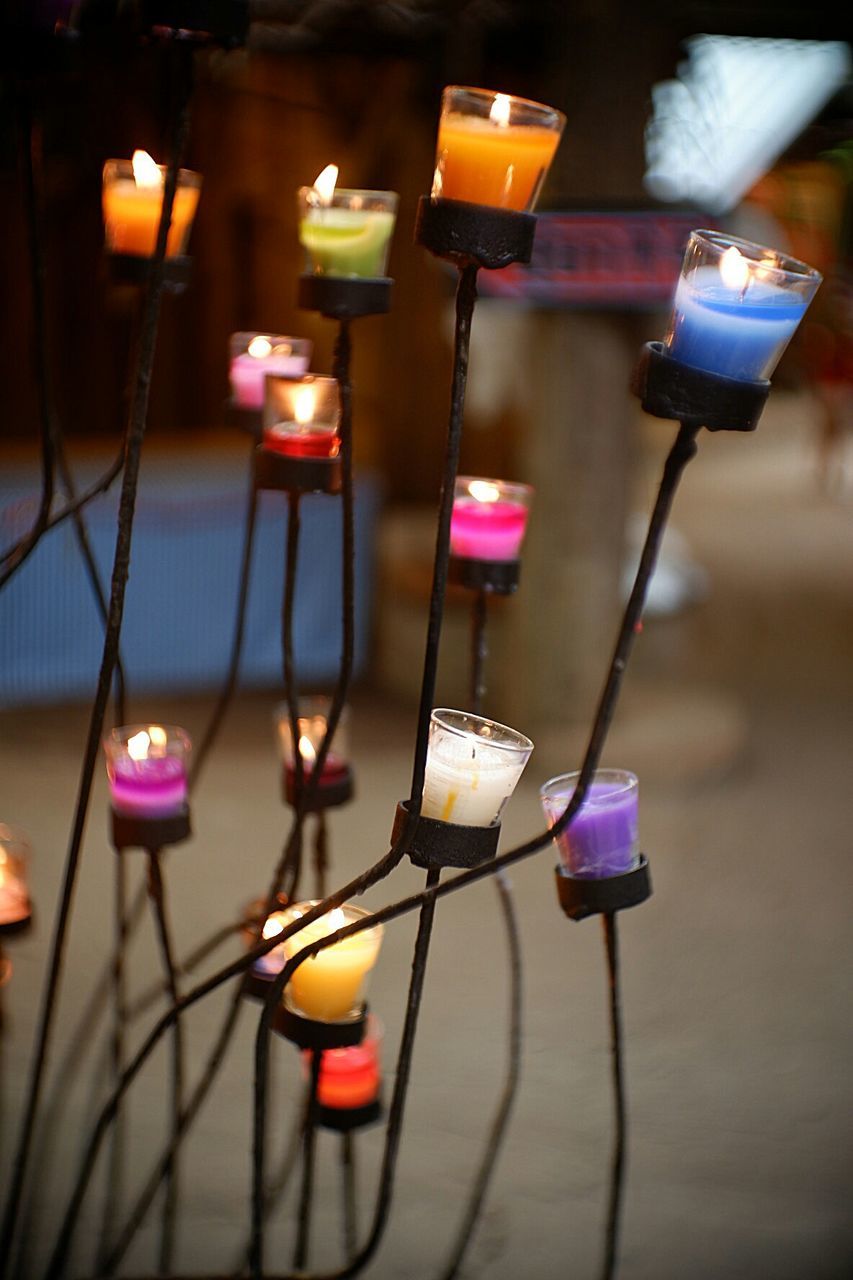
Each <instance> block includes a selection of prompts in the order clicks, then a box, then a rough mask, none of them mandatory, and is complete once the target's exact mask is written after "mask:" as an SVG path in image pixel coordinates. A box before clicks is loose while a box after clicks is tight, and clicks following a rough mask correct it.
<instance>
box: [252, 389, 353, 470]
mask: <svg viewBox="0 0 853 1280" xmlns="http://www.w3.org/2000/svg"><path fill="white" fill-rule="evenodd" d="M264 381H265V384H266V392H265V395H266V398H265V401H264V433H263V441H264V448H266V449H271V450H272V451H273V452H274V453H283V454H286V455H287V456H288V457H291V458H335V457H337V455H338V451H339V450H340V447H341V442H340V437H339V436H338V423H339V420H340V397H339V394H338V384H337V381H336V379H335V378H323V377H320V376H319V375H317V374H313V373H308V374H305V375H304V377H302V378H281V377H277V376H275V375H273V374H269V375H267V377H266V378H265V380H264Z"/></svg>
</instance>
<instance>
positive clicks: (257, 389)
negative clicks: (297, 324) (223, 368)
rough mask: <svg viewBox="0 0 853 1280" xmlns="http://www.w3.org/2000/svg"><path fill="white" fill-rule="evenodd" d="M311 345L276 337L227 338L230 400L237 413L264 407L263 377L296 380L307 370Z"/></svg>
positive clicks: (302, 340)
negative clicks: (271, 375) (229, 360)
mask: <svg viewBox="0 0 853 1280" xmlns="http://www.w3.org/2000/svg"><path fill="white" fill-rule="evenodd" d="M311 351H312V343H311V342H309V341H308V339H306V338H289V337H284V336H282V335H276V334H269V335H268V334H263V333H255V334H249V333H235V334H233V335H232V338H231V365H230V377H231V397H232V400H233V402H234V404H235V405H237V406H238V408H240V409H262V408H263V407H264V379H265V378H266V376H267V374H268V373H269V374H276V375H278V376H279V377H286V378H299V377H301V376H302V375H303V374H304V373H305V372H306V371H307V369H308V364H309V362H310V359H311Z"/></svg>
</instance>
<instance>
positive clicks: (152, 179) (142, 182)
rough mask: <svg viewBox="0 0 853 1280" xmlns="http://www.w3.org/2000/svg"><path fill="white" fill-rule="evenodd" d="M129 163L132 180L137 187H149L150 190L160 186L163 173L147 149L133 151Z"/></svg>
mask: <svg viewBox="0 0 853 1280" xmlns="http://www.w3.org/2000/svg"><path fill="white" fill-rule="evenodd" d="M130 163H131V165H132V166H133V180H134V182H135V183H136V185H137V186H138V187H150V188H151V189H152V190H156V188H157V187H162V185H163V175H162V173H161V172H160V166H159V165H158V164H157V162H156V161H155V160H153V159H152V157H151V156H150V155H149V154H148V152H147V151H134V153H133V159H132V160H131V162H130Z"/></svg>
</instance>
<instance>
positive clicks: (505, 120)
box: [489, 93, 510, 129]
mask: <svg viewBox="0 0 853 1280" xmlns="http://www.w3.org/2000/svg"><path fill="white" fill-rule="evenodd" d="M509 112H510V101H509V96H508V95H507V94H505V93H496V94H495V100H494V102H493V103H492V109H491V111H490V112H489V119H490V120H491V122H492V124H496V125H497V126H498V128H499V129H505V128H506V127H507V125H508V124H509Z"/></svg>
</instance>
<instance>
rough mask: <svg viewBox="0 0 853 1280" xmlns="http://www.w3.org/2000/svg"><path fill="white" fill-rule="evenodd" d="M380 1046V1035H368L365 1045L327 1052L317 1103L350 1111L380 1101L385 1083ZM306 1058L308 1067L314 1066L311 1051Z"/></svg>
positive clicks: (318, 1083)
mask: <svg viewBox="0 0 853 1280" xmlns="http://www.w3.org/2000/svg"><path fill="white" fill-rule="evenodd" d="M379 1044H380V1035H379V1034H377V1033H376V1032H373V1033H372V1034H371V1033H370V1032H368V1034H367V1036H365V1038H364V1040H363V1041H362V1042H361V1044H358V1045H353V1046H352V1048H350V1049H327V1050H326V1052H325V1053H324V1054H323V1061H322V1062H321V1064H320V1078H319V1080H318V1082H317V1101H318V1102H319V1104H320V1106H321V1107H331V1108H333V1109H334V1110H337V1111H350V1110H352V1109H353V1108H355V1107H366V1106H368V1104H369V1103H371V1102H375V1101H376V1099H377V1098H378V1096H379V1089H380V1085H381V1083H382V1075H381V1072H380V1069H379ZM304 1058H305V1065H306V1067H308V1066H310V1062H311V1053H310V1050H309V1051H306V1053H305V1055H304Z"/></svg>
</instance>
